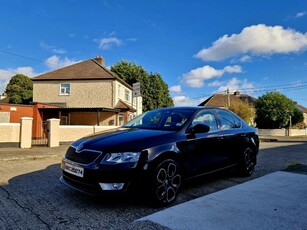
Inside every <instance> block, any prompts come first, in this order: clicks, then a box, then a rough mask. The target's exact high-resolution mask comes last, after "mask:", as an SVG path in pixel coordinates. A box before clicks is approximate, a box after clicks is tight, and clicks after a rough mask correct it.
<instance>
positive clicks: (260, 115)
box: [255, 92, 303, 129]
mask: <svg viewBox="0 0 307 230" xmlns="http://www.w3.org/2000/svg"><path fill="white" fill-rule="evenodd" d="M255 109H256V119H255V121H256V123H257V127H258V128H262V129H263V128H264V129H279V128H285V127H288V126H289V124H290V118H291V117H293V116H295V119H292V124H293V125H295V124H296V123H298V122H301V121H302V120H301V119H300V117H302V116H303V114H302V112H301V111H300V110H298V109H297V107H296V103H295V102H294V101H292V100H291V99H289V98H287V97H286V96H285V95H282V94H280V93H278V92H270V93H267V94H265V95H263V96H261V97H259V98H258V99H257V101H256V103H255Z"/></svg>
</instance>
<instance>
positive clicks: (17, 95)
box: [5, 74, 33, 104]
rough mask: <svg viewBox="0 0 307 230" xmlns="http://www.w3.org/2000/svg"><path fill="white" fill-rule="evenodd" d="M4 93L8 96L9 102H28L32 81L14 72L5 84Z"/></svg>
mask: <svg viewBox="0 0 307 230" xmlns="http://www.w3.org/2000/svg"><path fill="white" fill-rule="evenodd" d="M5 93H6V94H7V96H8V97H9V103H12V104H29V103H30V102H31V101H32V96H33V83H32V81H31V79H30V78H29V77H27V76H25V75H23V74H16V75H15V76H13V77H12V78H11V80H10V82H9V83H8V84H7V86H6V89H5Z"/></svg>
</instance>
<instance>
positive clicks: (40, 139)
mask: <svg viewBox="0 0 307 230" xmlns="http://www.w3.org/2000/svg"><path fill="white" fill-rule="evenodd" d="M47 127H48V124H47V121H43V122H42V123H41V125H40V126H39V127H36V132H33V136H32V145H42V146H47V144H48V128H47Z"/></svg>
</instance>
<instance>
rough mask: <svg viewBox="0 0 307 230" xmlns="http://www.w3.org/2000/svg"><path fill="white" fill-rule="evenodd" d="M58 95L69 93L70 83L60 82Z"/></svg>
mask: <svg viewBox="0 0 307 230" xmlns="http://www.w3.org/2000/svg"><path fill="white" fill-rule="evenodd" d="M60 95H70V84H69V83H65V84H60Z"/></svg>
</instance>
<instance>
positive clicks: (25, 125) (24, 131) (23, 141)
mask: <svg viewBox="0 0 307 230" xmlns="http://www.w3.org/2000/svg"><path fill="white" fill-rule="evenodd" d="M32 121H33V118H32V117H22V118H20V148H22V149H29V148H31V147H32Z"/></svg>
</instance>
